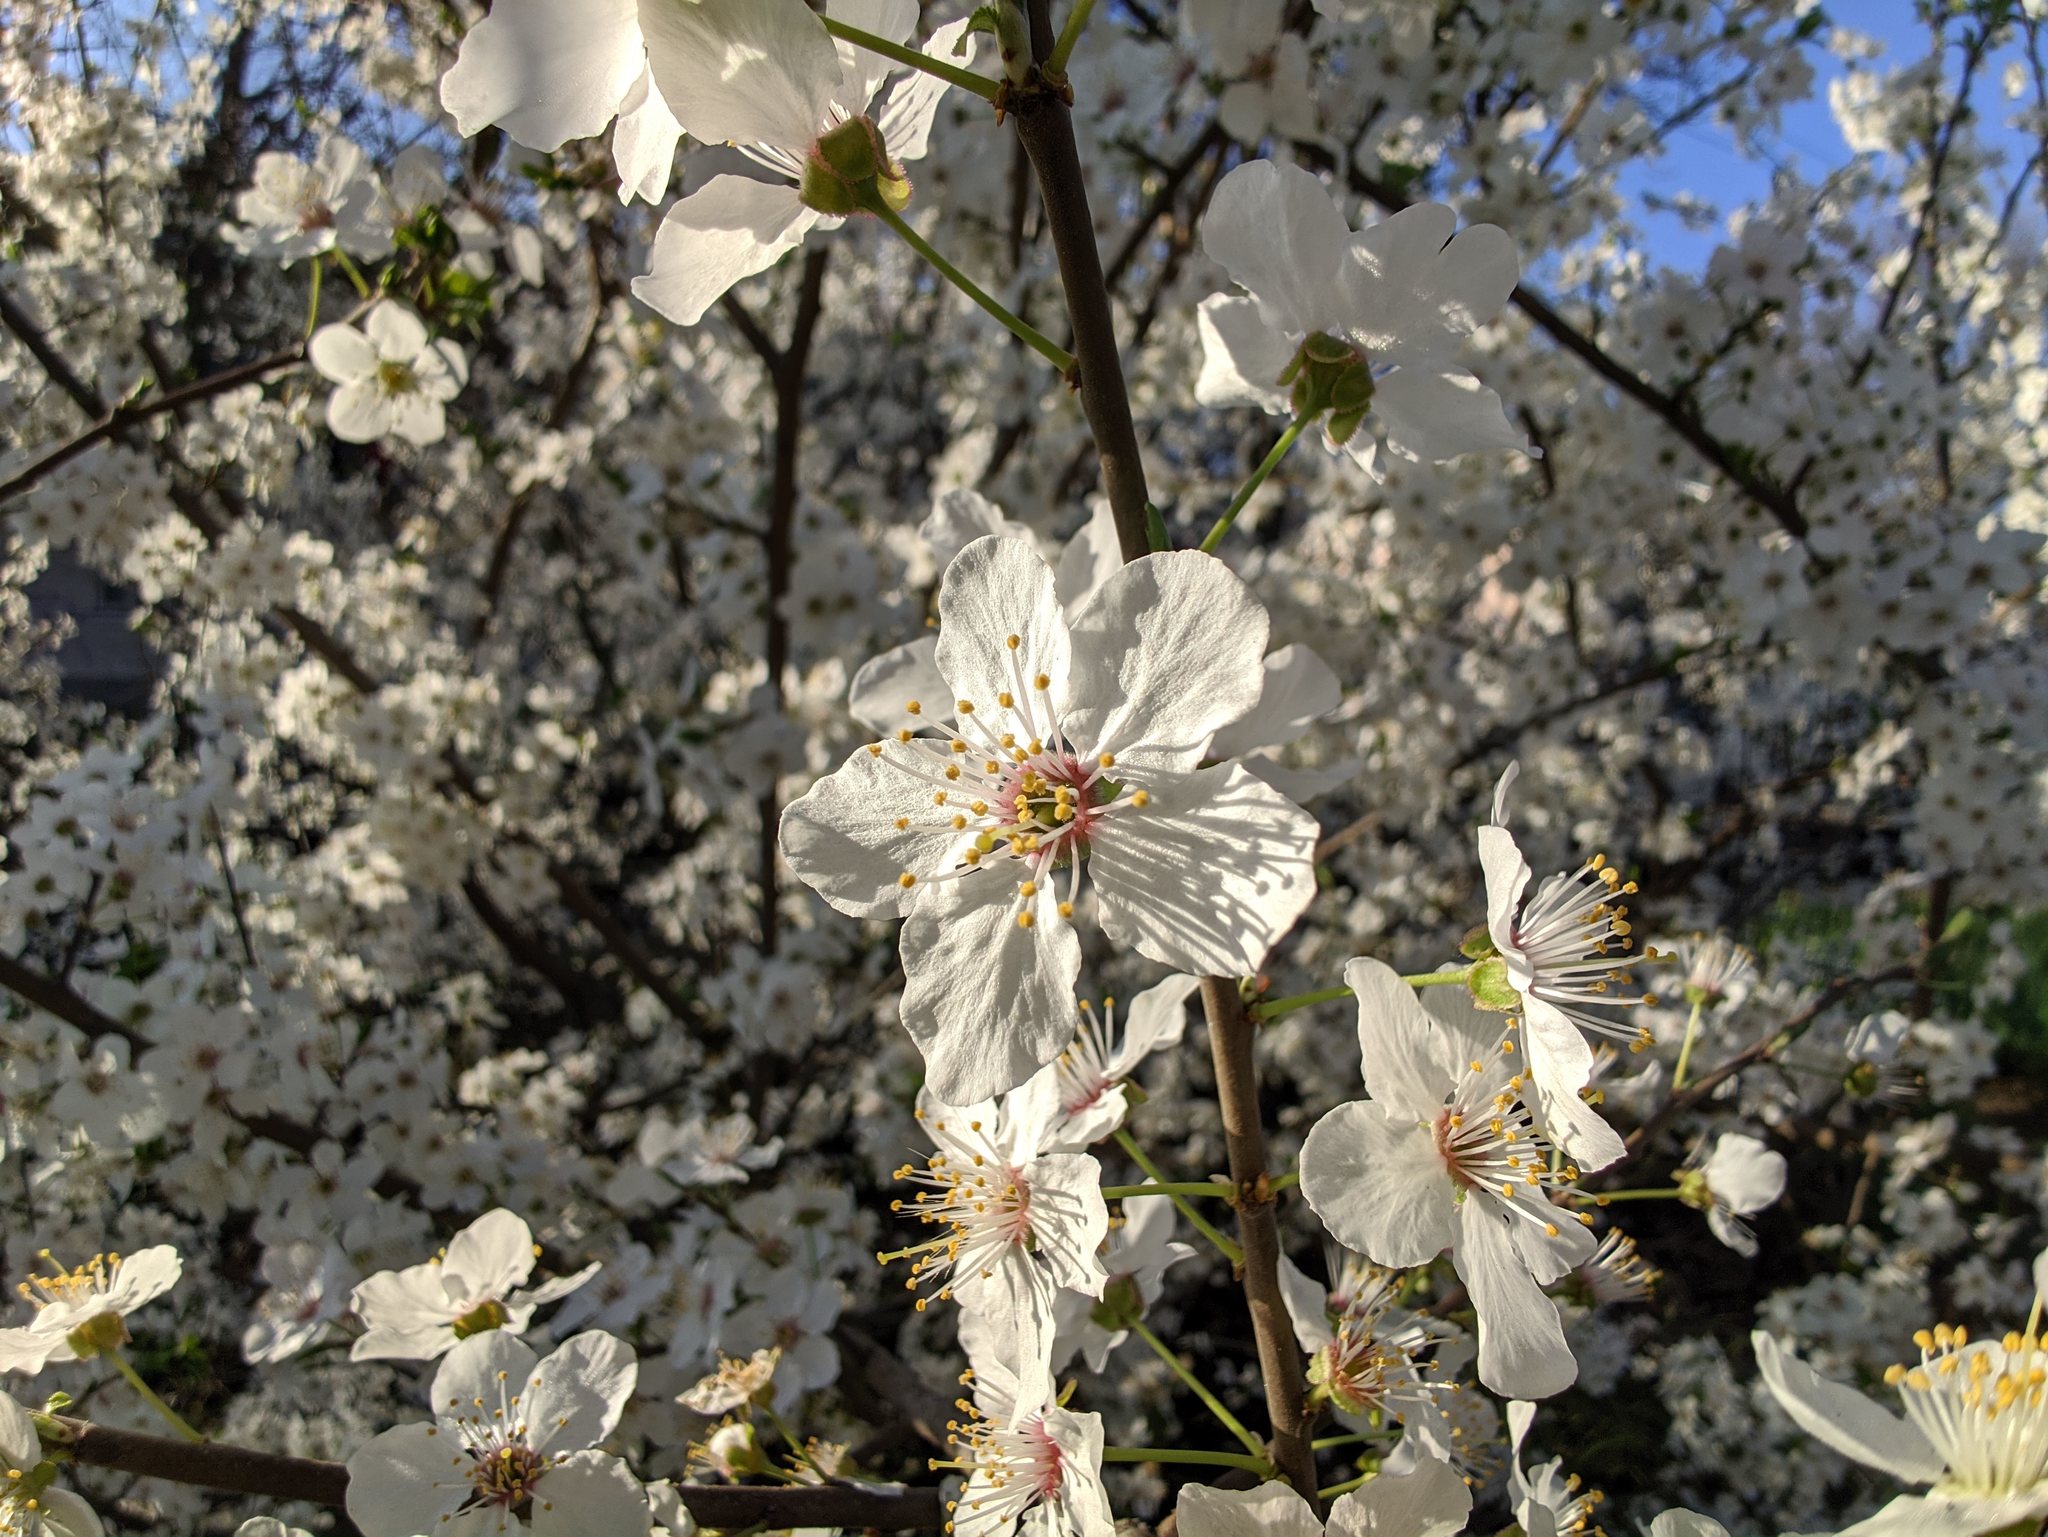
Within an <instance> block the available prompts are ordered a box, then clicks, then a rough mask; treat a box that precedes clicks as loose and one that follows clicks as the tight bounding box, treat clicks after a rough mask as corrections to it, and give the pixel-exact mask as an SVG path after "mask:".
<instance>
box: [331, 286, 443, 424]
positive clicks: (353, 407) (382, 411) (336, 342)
mask: <svg viewBox="0 0 2048 1537" xmlns="http://www.w3.org/2000/svg"><path fill="white" fill-rule="evenodd" d="M306 359H307V361H308V362H310V363H311V364H312V365H313V367H314V368H315V369H316V370H318V371H319V373H320V374H321V375H322V376H323V377H325V378H327V379H331V380H333V381H334V383H335V385H336V386H337V387H336V389H335V391H334V393H333V395H331V396H330V397H329V398H328V401H327V425H328V426H329V427H330V428H331V429H333V432H334V435H335V436H336V437H337V438H340V439H341V440H342V441H343V442H344V443H374V442H376V441H377V439H379V438H383V437H398V438H403V439H405V441H406V442H408V443H412V444H416V445H419V446H421V447H424V446H425V445H427V444H429V443H438V442H440V441H441V439H442V438H443V437H444V436H446V435H447V432H448V413H447V411H446V409H445V408H446V406H447V403H448V402H449V401H451V400H453V399H454V398H455V397H456V396H457V395H459V394H461V393H462V386H463V385H464V384H466V383H468V382H469V359H468V358H466V357H465V356H464V355H463V352H462V349H461V348H460V347H458V346H456V345H455V343H453V342H451V341H447V340H442V341H434V340H432V339H430V338H429V337H428V335H427V328H426V326H424V325H423V324H421V322H420V318H419V316H417V315H415V314H414V313H413V312H412V311H411V310H409V309H407V308H406V307H405V306H404V305H402V304H394V303H392V302H391V301H390V300H388V299H387V300H385V301H384V302H383V303H382V304H379V305H378V306H377V307H376V308H375V309H373V310H371V311H370V316H369V319H367V320H365V321H364V322H363V328H362V330H360V331H359V330H357V329H356V328H355V327H354V326H352V325H343V324H335V325H330V326H322V327H321V328H320V329H319V330H317V331H315V332H314V333H313V339H312V341H310V342H308V343H307V344H306Z"/></svg>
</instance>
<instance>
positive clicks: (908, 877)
mask: <svg viewBox="0 0 2048 1537" xmlns="http://www.w3.org/2000/svg"><path fill="white" fill-rule="evenodd" d="M896 884H897V885H899V886H901V887H902V888H903V889H904V890H905V891H908V890H909V889H910V888H911V887H912V886H915V885H916V884H917V877H916V876H914V875H912V874H911V873H910V872H909V871H908V870H905V871H904V872H903V873H902V874H901V875H899V876H897V877H896Z"/></svg>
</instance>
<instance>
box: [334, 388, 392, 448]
mask: <svg viewBox="0 0 2048 1537" xmlns="http://www.w3.org/2000/svg"><path fill="white" fill-rule="evenodd" d="M391 423H392V413H391V405H390V397H389V396H387V395H386V394H385V393H384V392H383V391H382V390H381V389H379V388H378V387H377V386H376V385H374V384H368V383H357V384H344V385H342V386H341V387H340V388H339V389H337V390H336V391H335V392H334V393H333V394H332V395H330V396H328V397H327V428H328V430H329V431H330V432H332V433H333V434H334V435H335V436H336V437H337V438H340V439H341V441H342V442H344V443H374V442H376V441H377V439H379V438H381V437H383V436H384V434H385V433H386V432H388V431H389V430H390V428H391Z"/></svg>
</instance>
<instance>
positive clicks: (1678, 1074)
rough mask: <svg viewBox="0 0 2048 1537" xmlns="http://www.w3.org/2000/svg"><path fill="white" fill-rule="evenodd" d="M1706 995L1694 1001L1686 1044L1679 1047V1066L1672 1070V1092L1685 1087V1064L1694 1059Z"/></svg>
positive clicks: (1686, 1034) (1688, 1021) (1686, 1027)
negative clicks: (1693, 1054)
mask: <svg viewBox="0 0 2048 1537" xmlns="http://www.w3.org/2000/svg"><path fill="white" fill-rule="evenodd" d="M1706 1001H1707V1000H1706V998H1705V996H1704V995H1702V996H1701V997H1698V998H1695V999H1693V1001H1692V1014H1691V1017H1689V1018H1688V1019H1687V1020H1686V1022H1685V1044H1684V1045H1683V1046H1681V1047H1679V1048H1678V1066H1677V1067H1675V1068H1673V1069H1672V1070H1671V1092H1672V1093H1673V1094H1676V1093H1677V1092H1678V1091H1679V1090H1680V1089H1682V1088H1684V1087H1685V1066H1686V1064H1687V1063H1688V1062H1690V1061H1692V1043H1693V1038H1694V1037H1695V1036H1697V1035H1698V1034H1699V1029H1700V1009H1701V1008H1702V1007H1703V1006H1704V1005H1705V1003H1706Z"/></svg>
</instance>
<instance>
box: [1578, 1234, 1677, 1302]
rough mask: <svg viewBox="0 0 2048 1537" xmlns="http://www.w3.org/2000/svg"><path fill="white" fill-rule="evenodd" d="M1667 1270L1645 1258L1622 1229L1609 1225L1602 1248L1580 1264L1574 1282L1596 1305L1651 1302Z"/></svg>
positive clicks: (1601, 1240) (1601, 1239) (1601, 1243)
mask: <svg viewBox="0 0 2048 1537" xmlns="http://www.w3.org/2000/svg"><path fill="white" fill-rule="evenodd" d="M1662 1279H1664V1272H1663V1271H1661V1270H1659V1269H1658V1268H1657V1267H1656V1266H1655V1265H1653V1264H1651V1263H1650V1262H1649V1261H1648V1260H1646V1259H1644V1258H1643V1256H1642V1253H1641V1251H1639V1250H1638V1249H1637V1248H1636V1241H1635V1240H1634V1239H1633V1238H1631V1237H1629V1235H1628V1234H1626V1233H1624V1232H1623V1231H1622V1230H1621V1229H1620V1228H1618V1227H1615V1228H1609V1229H1608V1230H1607V1231H1606V1232H1605V1233H1603V1234H1602V1235H1601V1237H1600V1247H1599V1248H1597V1249H1595V1250H1594V1251H1593V1252H1592V1254H1590V1255H1589V1256H1587V1258H1586V1262H1585V1263H1584V1264H1582V1265H1580V1266H1579V1268H1578V1271H1577V1274H1576V1276H1575V1277H1574V1281H1573V1284H1574V1286H1575V1287H1577V1288H1579V1289H1581V1290H1583V1292H1584V1297H1585V1300H1586V1301H1588V1302H1592V1303H1596V1304H1613V1303H1623V1302H1648V1301H1649V1300H1650V1297H1651V1294H1652V1293H1654V1292H1655V1291H1656V1289H1657V1283H1658V1282H1659V1281H1661V1280H1662Z"/></svg>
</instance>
